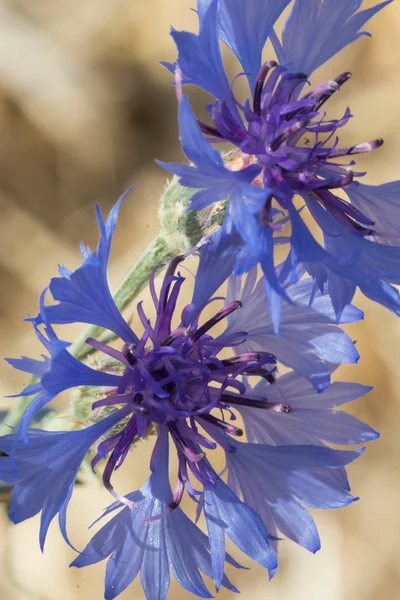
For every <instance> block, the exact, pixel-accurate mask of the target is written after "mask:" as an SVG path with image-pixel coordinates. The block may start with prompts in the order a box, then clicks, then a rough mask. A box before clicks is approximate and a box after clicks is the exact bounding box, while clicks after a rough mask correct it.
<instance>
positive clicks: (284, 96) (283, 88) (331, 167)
mask: <svg viewBox="0 0 400 600" xmlns="http://www.w3.org/2000/svg"><path fill="white" fill-rule="evenodd" d="M350 78H351V73H343V74H342V75H339V77H337V78H336V79H335V80H333V81H327V82H325V83H322V84H320V85H317V86H316V87H315V88H313V89H312V90H311V91H308V92H307V93H305V94H303V95H300V93H299V92H300V91H301V90H302V88H303V87H304V85H305V84H306V83H307V75H306V74H304V73H290V72H289V71H288V70H287V68H285V67H282V66H279V65H278V64H277V63H276V62H275V61H269V62H266V63H265V64H264V65H263V66H262V68H261V70H260V72H259V74H258V78H257V82H256V85H255V89H254V94H253V101H252V103H251V102H249V101H248V100H246V102H245V103H244V104H243V105H242V104H240V103H239V102H237V105H238V107H239V109H240V111H241V114H242V116H238V115H239V113H238V114H237V115H235V116H233V115H232V114H231V112H230V110H229V108H228V107H227V105H226V104H225V103H224V102H221V103H220V102H214V103H213V104H211V105H209V106H208V111H209V114H210V116H211V118H212V121H213V126H209V125H206V124H204V123H200V127H201V129H202V131H203V133H205V134H208V135H211V136H212V141H225V142H231V143H232V144H234V145H235V146H236V147H237V148H238V151H235V152H233V154H232V158H233V161H230V162H231V167H230V168H232V169H234V170H237V169H238V168H241V167H242V166H243V167H244V166H247V165H248V164H250V163H255V164H258V165H259V166H260V168H261V173H260V175H259V176H258V177H257V179H256V180H255V181H254V183H255V184H256V185H258V186H263V187H265V188H269V189H270V190H271V194H272V196H273V197H274V198H275V200H276V201H277V202H278V203H279V205H280V206H281V208H283V209H286V208H287V205H288V204H287V203H288V202H289V201H290V200H291V198H292V197H293V194H299V195H301V196H303V197H304V198H305V199H306V200H307V199H309V198H310V195H311V196H312V197H313V198H314V199H315V200H316V201H317V202H318V203H319V204H321V205H322V206H323V207H324V208H325V210H327V211H328V212H329V213H330V214H331V215H332V216H333V217H334V218H335V219H337V220H338V221H339V222H340V223H341V224H342V225H344V226H345V227H346V228H348V229H349V230H351V231H352V232H353V233H356V234H357V235H371V234H373V233H374V230H373V228H372V227H373V225H374V222H373V221H371V220H370V219H369V218H368V217H367V216H366V215H364V214H362V212H360V211H359V210H357V209H356V208H355V207H354V206H352V205H351V204H350V203H349V202H346V201H344V200H342V199H340V198H338V197H336V196H335V195H334V194H333V193H332V192H331V191H330V190H337V189H339V188H346V186H348V185H349V184H351V183H352V181H353V178H354V177H355V176H361V175H363V173H354V172H353V171H352V169H351V168H350V167H351V166H353V165H354V162H353V161H352V162H349V163H348V164H344V163H338V162H337V159H340V158H343V157H347V156H353V155H355V154H362V153H365V152H370V151H372V150H376V149H377V148H379V147H380V146H381V145H382V144H383V140H382V139H381V138H378V139H376V140H373V141H370V142H364V143H361V144H356V145H353V146H347V147H341V146H340V144H339V137H338V135H337V133H338V131H339V130H340V129H341V128H342V127H343V126H344V125H346V124H347V123H348V121H349V119H351V117H352V115H351V112H350V110H349V109H346V111H345V113H344V115H343V116H342V117H341V118H340V119H328V118H327V115H326V113H325V112H323V110H321V109H323V106H324V104H325V103H326V102H327V100H329V98H331V97H332V96H333V94H335V93H336V92H338V91H339V90H340V89H341V87H342V86H343V85H344V84H345V83H346V82H347V81H348V80H349V79H350ZM334 160H335V162H332V161H334ZM238 165H240V166H238ZM227 166H228V167H229V162H228V165H227ZM270 209H271V199H269V200H268V201H267V204H266V207H265V209H264V210H263V211H262V213H261V214H260V219H261V220H262V224H263V225H265V226H268V225H269V224H270V221H271V219H270Z"/></svg>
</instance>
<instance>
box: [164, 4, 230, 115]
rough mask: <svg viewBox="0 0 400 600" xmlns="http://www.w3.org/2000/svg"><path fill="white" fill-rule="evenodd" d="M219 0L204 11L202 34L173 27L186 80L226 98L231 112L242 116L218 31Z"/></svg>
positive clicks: (179, 61) (172, 32) (220, 97)
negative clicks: (229, 78) (236, 101)
mask: <svg viewBox="0 0 400 600" xmlns="http://www.w3.org/2000/svg"><path fill="white" fill-rule="evenodd" d="M217 12H218V0H211V1H210V2H209V6H208V7H207V9H206V10H205V11H204V12H203V13H202V18H201V21H200V32H199V35H195V34H193V33H188V32H187V31H176V30H175V29H172V31H171V35H172V37H173V39H174V42H175V44H176V46H177V49H178V60H177V64H178V65H179V68H180V69H181V71H182V73H183V77H184V82H185V83H194V84H196V85H198V86H199V87H201V88H203V90H205V91H206V92H209V93H210V94H212V95H213V96H215V98H217V99H218V100H219V101H221V102H225V103H226V105H227V106H228V107H229V109H230V111H231V113H232V115H234V116H235V117H236V118H237V119H240V117H239V115H238V112H237V108H236V104H235V101H234V98H233V95H232V92H231V88H230V85H229V81H228V78H227V76H226V73H225V68H224V64H223V61H222V56H221V50H220V47H219V40H218V31H217Z"/></svg>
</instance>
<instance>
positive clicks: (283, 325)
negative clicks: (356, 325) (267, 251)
mask: <svg viewBox="0 0 400 600" xmlns="http://www.w3.org/2000/svg"><path fill="white" fill-rule="evenodd" d="M285 288H286V293H287V295H288V297H289V298H290V299H291V300H292V301H293V302H292V303H291V304H289V303H287V302H284V303H283V304H282V308H281V314H280V330H279V337H278V336H276V335H275V323H274V321H273V319H272V317H271V314H270V311H269V310H268V306H267V302H266V292H265V289H264V281H263V280H262V279H260V280H259V281H258V282H257V270H256V268H254V269H253V270H252V271H250V272H249V275H248V276H247V278H246V280H245V281H242V279H241V278H235V277H231V278H230V280H229V286H228V294H227V300H226V301H227V303H229V302H232V301H233V300H240V301H241V302H242V308H241V309H240V310H238V311H236V312H235V313H233V314H232V315H230V316H229V317H228V327H227V329H226V331H225V332H224V334H222V335H221V336H220V337H219V338H218V339H219V341H221V342H223V340H224V338H226V339H228V338H230V339H231V338H232V337H233V338H234V337H235V333H236V336H237V341H239V340H242V339H243V338H245V340H244V341H243V343H241V344H240V345H238V346H236V348H235V351H236V352H237V353H241V352H252V351H259V350H263V351H265V350H267V351H268V352H270V353H272V354H274V356H276V358H277V359H278V360H279V361H280V362H281V363H283V364H284V365H285V366H288V367H291V368H293V369H295V370H297V371H298V372H299V373H301V374H302V375H303V376H304V377H307V378H308V379H309V380H310V381H311V382H312V383H313V385H314V386H315V387H316V388H317V389H318V390H322V389H324V388H325V387H326V386H327V385H328V384H329V381H330V374H331V366H330V364H329V363H336V364H340V363H354V362H357V360H358V359H359V354H358V352H357V350H356V348H355V346H354V343H353V342H352V340H351V338H350V337H349V336H348V335H347V334H346V333H345V332H344V331H342V329H341V328H340V327H337V326H335V325H334V322H335V315H334V312H333V308H332V305H331V304H330V303H329V302H328V301H327V300H326V297H323V296H320V294H317V296H316V298H315V300H314V304H313V306H311V307H310V306H309V299H310V295H311V294H312V289H313V283H312V280H311V279H304V280H301V281H299V282H298V283H296V284H294V285H288V284H286V286H285ZM345 316H346V317H347V319H350V320H351V319H352V318H356V317H357V316H360V313H358V312H357V311H356V310H355V311H354V312H352V311H351V310H349V311H347V312H346V315H345ZM243 332H245V333H246V335H244V334H243ZM235 341H236V340H235Z"/></svg>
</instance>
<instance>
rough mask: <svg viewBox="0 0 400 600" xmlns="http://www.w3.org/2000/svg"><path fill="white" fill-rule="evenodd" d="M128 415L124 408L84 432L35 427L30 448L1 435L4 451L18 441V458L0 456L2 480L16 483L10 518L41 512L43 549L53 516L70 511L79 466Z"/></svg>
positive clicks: (16, 519)
mask: <svg viewBox="0 0 400 600" xmlns="http://www.w3.org/2000/svg"><path fill="white" fill-rule="evenodd" d="M126 414H127V410H126V409H122V410H120V411H117V412H115V413H113V414H112V415H110V416H108V417H106V418H105V419H103V420H101V421H99V422H98V423H96V424H95V425H92V426H91V427H88V428H87V429H82V430H80V431H72V432H64V431H63V432H46V431H36V430H31V431H30V432H29V433H30V435H29V438H30V440H29V441H30V444H29V446H28V447H25V446H24V445H23V444H22V443H21V442H18V440H17V439H16V438H15V435H12V436H5V437H4V438H0V448H1V449H2V450H3V451H5V450H7V449H9V446H10V445H12V446H14V444H15V443H16V452H15V458H11V457H9V456H7V457H0V479H3V480H5V481H10V483H14V484H15V487H14V489H13V492H12V495H11V504H10V513H9V516H10V519H11V520H12V521H13V522H14V523H20V522H21V521H24V520H26V519H28V518H30V517H32V516H34V515H36V514H37V513H39V512H40V511H41V512H42V516H41V525H40V546H41V548H42V549H43V546H44V542H45V539H46V534H47V531H48V528H49V525H50V523H51V522H52V520H53V518H54V517H55V516H56V514H57V513H59V512H60V511H61V510H62V511H65V510H66V505H67V504H68V502H69V500H70V497H71V493H72V489H73V485H74V482H75V479H76V476H77V473H78V470H79V467H80V465H81V463H82V461H83V459H84V458H85V456H86V454H87V452H88V451H89V449H90V448H91V446H92V445H93V444H94V443H95V441H96V440H97V439H99V438H100V437H101V436H102V435H104V433H106V432H107V431H108V430H109V429H110V428H111V427H113V426H114V425H115V424H116V423H118V422H119V421H120V420H121V419H122V418H124V417H125V416H126ZM13 461H15V467H14V466H13V465H12V462H13ZM10 475H11V476H10Z"/></svg>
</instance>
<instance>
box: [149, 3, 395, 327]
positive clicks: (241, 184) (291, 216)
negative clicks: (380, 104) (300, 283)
mask: <svg viewBox="0 0 400 600" xmlns="http://www.w3.org/2000/svg"><path fill="white" fill-rule="evenodd" d="M389 3H390V0H389V1H386V2H381V3H380V4H377V5H376V6H374V7H371V8H368V9H365V10H359V9H360V8H361V5H362V0H354V1H349V0H294V2H293V3H291V2H290V0H277V1H275V0H198V3H197V12H198V17H199V34H198V35H195V34H192V33H188V32H185V31H176V30H175V29H172V32H171V35H172V37H173V39H174V41H175V43H176V46H177V49H178V58H177V61H176V64H170V63H163V64H164V65H165V66H166V67H167V68H168V69H169V70H170V71H172V72H174V73H175V78H176V86H177V92H178V97H179V124H180V139H181V143H182V148H183V151H184V153H185V155H186V157H187V158H188V159H189V161H190V165H180V164H176V163H160V164H161V165H162V166H164V168H166V169H167V170H169V171H170V172H173V173H174V174H176V175H177V176H178V177H179V181H180V183H181V185H182V186H185V187H188V188H194V189H195V190H197V191H196V193H195V194H194V195H193V198H192V202H191V206H190V208H192V209H195V210H202V209H204V208H205V207H207V206H209V205H213V204H215V203H217V205H218V203H219V204H221V202H225V203H226V201H227V205H226V217H225V221H224V224H223V226H222V228H221V229H220V231H219V232H218V233H217V234H215V235H214V236H213V239H212V244H211V245H209V246H204V247H203V249H202V254H203V255H204V258H203V261H204V262H207V256H206V255H207V254H208V253H209V252H213V253H214V254H218V258H219V262H218V263H216V267H215V269H214V271H213V276H212V277H211V278H210V277H209V274H208V273H207V277H208V280H207V282H205V283H207V285H208V287H209V289H210V290H212V292H211V293H213V291H214V290H215V289H217V288H218V287H219V285H220V284H221V283H222V281H223V278H224V277H225V275H226V272H227V269H226V268H224V265H223V263H224V262H225V264H226V258H225V257H224V255H223V252H221V249H223V248H225V249H226V250H227V251H228V252H229V253H230V255H231V262H230V265H231V267H233V268H234V269H235V273H236V274H240V273H243V272H246V271H248V270H249V269H250V268H251V267H253V266H254V265H255V264H260V265H261V268H262V270H263V273H264V279H265V286H266V291H267V295H268V299H269V302H270V309H271V313H272V315H273V319H274V324H275V331H278V329H279V320H280V310H281V308H280V307H281V301H282V298H285V299H286V300H287V301H290V298H289V297H288V295H287V294H286V291H285V286H284V282H285V281H286V280H287V279H289V280H291V281H292V282H293V281H296V280H297V278H298V272H297V267H298V265H301V266H302V268H304V269H305V270H306V271H308V273H309V274H310V275H311V276H312V278H313V281H314V287H313V288H312V290H311V293H310V302H312V300H313V297H314V293H315V290H317V289H319V290H320V291H321V292H328V293H329V294H330V296H331V299H332V303H333V306H334V309H335V312H336V315H337V317H338V318H340V315H341V313H342V311H343V309H344V307H345V306H346V305H348V304H349V303H350V302H351V300H352V298H353V296H354V293H355V291H356V289H357V287H358V288H359V289H360V290H361V291H362V292H363V293H364V294H365V295H366V296H368V297H369V298H370V299H372V300H373V301H375V302H379V303H380V304H382V305H383V306H385V307H387V308H388V309H390V310H392V311H393V312H395V313H396V314H400V297H399V294H398V291H397V290H396V289H395V288H394V287H393V285H391V284H398V283H400V249H399V247H398V246H399V243H400V221H399V217H398V216H397V212H396V211H397V209H398V205H399V198H400V183H399V182H398V181H396V182H391V183H387V184H384V185H378V186H371V185H365V184H363V183H361V182H360V181H358V178H360V177H361V176H363V175H365V173H360V172H357V171H356V170H354V164H355V163H354V161H353V160H350V161H349V157H353V156H355V155H357V154H361V153H365V152H370V151H372V150H376V149H378V148H379V147H380V146H381V145H382V143H383V140H382V139H381V138H377V139H375V140H372V141H367V142H364V141H363V142H361V143H356V144H354V145H351V146H346V147H343V145H341V144H340V141H339V133H340V130H341V129H342V128H343V127H345V126H346V124H347V123H348V121H349V120H350V119H351V117H352V114H351V112H350V109H348V108H347V109H346V111H345V112H344V114H343V115H342V116H340V117H339V118H333V119H332V118H330V117H327V114H326V112H325V105H326V104H327V102H328V101H329V99H330V98H331V97H332V96H333V95H334V94H337V93H338V92H339V91H340V89H341V88H342V86H343V85H345V84H346V83H347V82H348V81H349V79H350V77H351V73H348V72H345V73H342V74H339V75H338V76H337V77H335V78H333V79H331V80H329V81H326V82H322V83H319V84H318V85H316V86H315V87H313V88H310V87H309V82H308V78H309V77H310V75H311V74H312V73H313V72H314V71H315V70H316V69H317V68H318V67H319V66H320V65H322V64H323V63H325V62H326V61H327V60H328V59H329V58H331V57H332V56H333V55H335V54H336V53H337V52H339V51H340V50H341V49H342V48H344V47H345V46H347V45H348V44H350V43H351V42H353V41H355V40H357V39H358V38H360V37H361V36H362V35H365V34H366V32H364V31H362V27H363V26H364V25H365V23H366V22H367V21H368V20H369V19H370V18H371V17H373V16H374V15H375V14H376V13H377V12H379V11H380V10H381V9H382V8H384V7H385V6H387V5H388V4H389ZM289 4H291V11H290V14H289V16H288V18H287V19H286V22H285V25H284V28H283V33H282V39H281V40H279V39H278V36H277V34H276V33H275V31H274V29H273V27H274V24H275V21H276V20H277V18H278V17H279V16H280V15H281V13H282V11H283V10H284V9H285V8H286V7H287V6H288V5H289ZM267 39H270V40H271V41H272V44H273V46H274V49H275V52H276V58H277V59H276V60H269V61H267V62H265V63H262V58H261V57H262V50H263V47H264V45H265V43H266V41H267ZM220 40H221V41H223V42H224V44H225V45H226V46H228V48H229V49H230V50H231V51H232V52H233V53H234V55H235V56H236V58H237V59H238V61H239V62H240V63H241V65H242V68H243V73H241V74H240V75H245V76H246V77H247V80H248V84H249V89H250V95H249V98H247V99H246V100H245V102H244V103H241V102H239V100H238V99H237V98H236V96H235V93H234V82H235V80H233V82H232V83H230V82H229V81H228V77H227V75H226V73H225V69H224V65H223V61H222V56H221V49H220ZM235 79H236V78H235ZM183 84H194V85H196V86H198V87H200V88H202V89H203V90H205V91H206V92H208V93H209V94H211V95H212V96H214V97H215V101H213V102H211V103H210V104H208V105H207V111H208V114H209V116H210V122H209V123H203V122H200V121H198V120H197V119H196V117H195V116H194V114H193V112H192V109H191V107H190V105H189V101H188V98H187V96H185V95H183V94H182V85H183ZM219 142H229V143H231V144H232V145H233V146H234V149H233V150H232V151H230V152H229V153H228V154H227V155H225V157H224V156H222V155H221V153H220V152H219V151H218V150H217V149H215V148H214V147H213V144H217V143H219ZM338 192H345V194H346V195H347V199H343V198H342V197H341V195H340V194H339V195H338ZM295 197H299V198H301V199H302V201H303V206H302V208H301V209H300V210H299V208H298V206H296V204H295V203H294V198H295ZM304 208H306V209H307V210H308V211H309V213H310V215H311V217H312V218H313V219H314V221H315V223H316V224H317V226H318V227H319V229H320V230H321V232H322V237H323V244H322V245H321V244H320V243H319V242H318V241H317V240H316V239H315V238H314V237H313V235H312V234H311V232H310V231H309V229H308V227H307V225H306V223H305V221H304V220H303V218H302V215H303V213H302V210H303V209H304ZM287 221H290V224H291V233H290V237H289V238H288V237H286V236H283V235H280V234H281V233H282V229H283V225H284V224H285V223H286V222H287ZM276 244H289V251H288V253H287V258H286V260H285V263H284V265H283V267H282V268H281V270H280V272H279V273H277V272H276V268H275V261H274V246H275V245H276ZM213 246H217V247H218V249H219V252H218V253H216V252H215V251H214V248H213ZM201 266H202V264H201V263H200V274H199V276H200V275H201Z"/></svg>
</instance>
